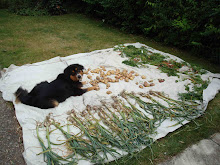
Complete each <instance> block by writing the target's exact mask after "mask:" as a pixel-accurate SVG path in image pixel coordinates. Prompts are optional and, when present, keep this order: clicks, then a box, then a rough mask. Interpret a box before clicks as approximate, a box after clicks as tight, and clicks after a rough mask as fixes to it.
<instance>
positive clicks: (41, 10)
mask: <svg viewBox="0 0 220 165" xmlns="http://www.w3.org/2000/svg"><path fill="white" fill-rule="evenodd" d="M62 4H63V2H62V1H61V0H38V1H35V0H10V1H9V10H10V11H11V12H14V13H16V14H18V15H25V16H26V15H29V16H39V15H61V14H64V13H65V12H66V10H65V9H64V8H63V5H62Z"/></svg>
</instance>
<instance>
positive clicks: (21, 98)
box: [15, 87, 29, 104]
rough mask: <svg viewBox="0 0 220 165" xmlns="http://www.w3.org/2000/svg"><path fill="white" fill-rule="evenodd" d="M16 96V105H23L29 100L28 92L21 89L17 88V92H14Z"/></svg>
mask: <svg viewBox="0 0 220 165" xmlns="http://www.w3.org/2000/svg"><path fill="white" fill-rule="evenodd" d="M15 96H16V100H15V102H16V103H19V102H22V103H24V104H27V100H28V99H29V96H28V91H27V90H24V89H23V88H21V87H20V88H18V90H17V91H16V92H15Z"/></svg>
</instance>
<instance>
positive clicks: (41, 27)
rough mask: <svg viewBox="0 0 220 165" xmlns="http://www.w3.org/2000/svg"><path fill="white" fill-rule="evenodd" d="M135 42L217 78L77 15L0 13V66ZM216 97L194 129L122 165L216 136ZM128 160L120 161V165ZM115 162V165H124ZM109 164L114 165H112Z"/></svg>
mask: <svg viewBox="0 0 220 165" xmlns="http://www.w3.org/2000/svg"><path fill="white" fill-rule="evenodd" d="M134 42H140V43H143V44H146V45H148V46H151V47H153V48H155V49H158V50H161V51H163V52H167V53H171V54H173V55H176V56H178V57H180V58H182V59H184V60H186V61H187V62H189V63H192V64H195V65H198V66H200V67H201V68H204V69H207V70H210V71H212V72H219V71H220V66H219V65H214V64H212V63H209V62H208V61H207V60H204V59H202V58H199V57H196V56H193V55H192V54H190V53H188V52H184V51H181V50H178V49H176V48H173V47H167V46H164V45H162V44H160V43H157V42H154V41H152V40H150V39H147V38H144V37H141V36H136V35H131V34H126V33H122V32H120V31H118V30H117V29H115V28H112V27H108V26H106V25H103V23H102V22H101V21H97V20H93V19H90V18H87V17H85V16H83V15H80V14H67V15H62V16H43V17H30V16H17V15H14V14H11V13H8V12H7V10H0V65H1V67H8V66H9V65H11V64H16V65H23V64H27V63H34V62H39V61H43V60H47V59H50V58H53V57H56V56H68V55H71V54H75V53H83V52H90V51H93V50H99V49H105V48H110V47H113V46H115V45H118V44H123V43H134ZM219 110H220V94H218V95H217V96H216V98H215V99H214V100H213V101H211V103H210V105H209V106H208V109H207V113H206V114H205V115H203V116H202V117H200V118H198V119H197V120H196V122H197V123H200V124H201V126H200V127H198V128H197V126H196V125H195V124H194V123H190V124H187V125H185V126H183V127H181V128H180V129H178V130H176V131H175V132H174V133H170V134H169V135H167V136H166V137H165V138H163V139H161V140H158V141H157V142H155V143H154V144H153V146H152V150H153V156H154V157H153V158H152V154H151V151H150V149H145V150H143V151H142V152H141V153H139V154H137V156H136V158H137V159H138V160H137V159H136V158H132V159H129V161H128V162H126V164H132V165H133V164H151V161H153V162H154V163H158V162H160V161H163V160H166V159H168V158H170V157H171V156H173V155H176V154H177V153H179V152H181V151H183V150H184V149H185V148H186V147H187V146H189V145H191V144H193V143H196V142H198V141H199V140H201V139H203V138H207V137H209V136H210V135H212V134H213V133H215V132H219V131H220V125H219V121H220V111H219ZM125 159H128V157H125V158H124V159H123V160H125ZM123 160H120V161H119V162H120V164H123ZM111 164H115V162H112V163H111Z"/></svg>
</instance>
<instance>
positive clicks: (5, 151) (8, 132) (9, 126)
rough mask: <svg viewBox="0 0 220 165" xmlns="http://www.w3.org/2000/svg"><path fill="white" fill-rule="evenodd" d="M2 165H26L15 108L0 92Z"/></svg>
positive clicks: (0, 162) (0, 155) (0, 150)
mask: <svg viewBox="0 0 220 165" xmlns="http://www.w3.org/2000/svg"><path fill="white" fill-rule="evenodd" d="M0 114H1V115H0V126H1V127H0V164H2V165H12V164H13V165H14V164H19V165H25V162H24V159H23V156H22V153H23V151H24V146H23V141H22V139H23V137H22V129H21V127H20V125H19V123H18V121H17V119H16V116H15V110H14V108H13V106H12V105H11V104H10V103H8V102H6V101H4V100H3V98H2V93H1V92H0Z"/></svg>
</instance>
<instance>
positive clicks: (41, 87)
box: [15, 64, 97, 109]
mask: <svg viewBox="0 0 220 165" xmlns="http://www.w3.org/2000/svg"><path fill="white" fill-rule="evenodd" d="M83 70H84V67H83V66H82V65H79V64H72V65H70V66H68V67H67V68H66V69H65V70H64V72H63V73H61V74H59V75H58V76H57V78H56V79H55V80H53V81H52V82H50V83H49V82H47V81H44V82H41V83H39V84H37V85H36V86H35V87H34V88H33V89H32V90H31V92H30V93H28V91H27V90H24V89H22V87H20V88H18V90H17V91H16V92H15V96H16V103H18V102H21V103H23V104H26V105H30V106H34V107H38V108H41V109H49V108H54V107H57V106H58V105H59V103H62V102H64V101H65V100H66V99H67V98H69V97H71V96H81V95H82V94H84V93H85V92H88V91H91V90H95V89H96V88H97V87H96V86H93V87H89V88H86V89H83V88H82V87H83V85H85V84H86V82H81V80H82V76H83Z"/></svg>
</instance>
